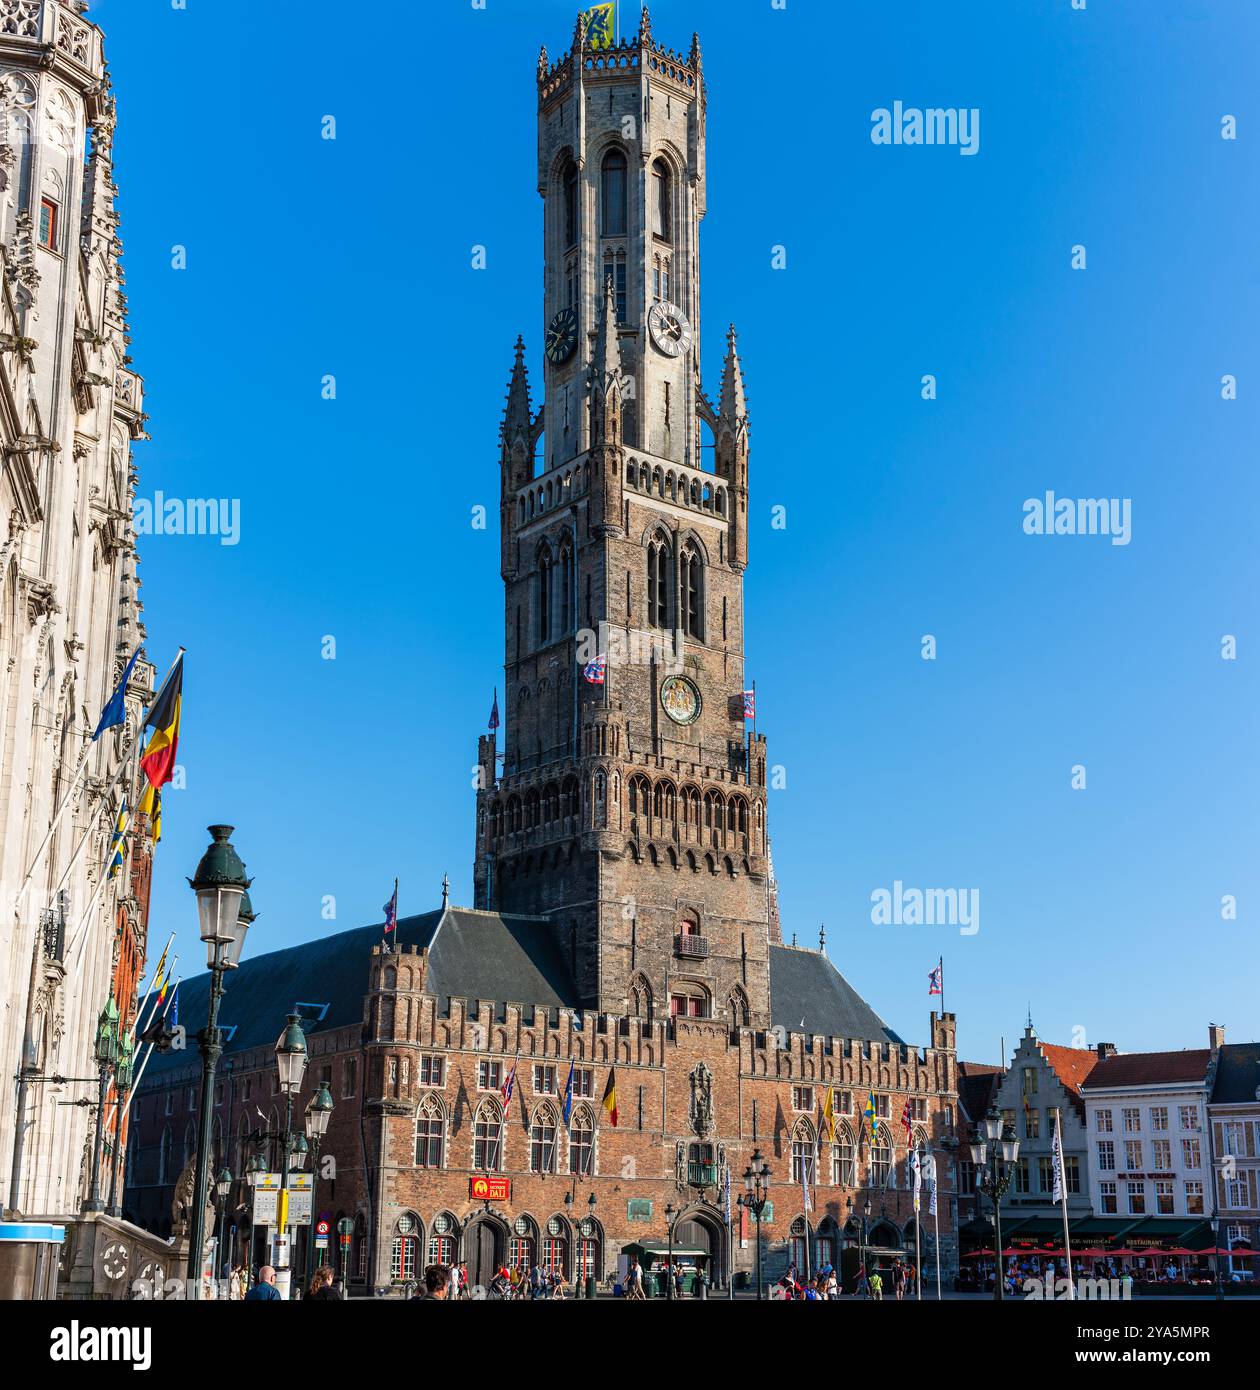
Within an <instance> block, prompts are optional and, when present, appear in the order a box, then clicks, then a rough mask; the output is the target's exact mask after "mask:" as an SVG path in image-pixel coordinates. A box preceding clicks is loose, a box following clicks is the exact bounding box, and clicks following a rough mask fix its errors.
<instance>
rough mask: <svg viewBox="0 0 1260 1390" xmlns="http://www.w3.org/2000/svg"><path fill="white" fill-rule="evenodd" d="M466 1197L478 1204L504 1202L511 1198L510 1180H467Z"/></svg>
mask: <svg viewBox="0 0 1260 1390" xmlns="http://www.w3.org/2000/svg"><path fill="white" fill-rule="evenodd" d="M468 1195H469V1196H470V1197H475V1198H476V1199H477V1201H479V1202H506V1201H509V1200H510V1198H511V1196H512V1179H511V1178H469V1179H468Z"/></svg>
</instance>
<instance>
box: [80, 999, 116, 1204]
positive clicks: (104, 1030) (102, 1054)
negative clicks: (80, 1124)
mask: <svg viewBox="0 0 1260 1390" xmlns="http://www.w3.org/2000/svg"><path fill="white" fill-rule="evenodd" d="M93 1052H94V1055H95V1057H96V1065H97V1067H98V1069H99V1072H100V1094H99V1096H98V1098H97V1103H96V1143H95V1144H93V1146H92V1189H91V1192H90V1193H89V1195H88V1199H87V1203H86V1205H85V1206H84V1208H83V1209H84V1211H104V1210H105V1203H104V1202H102V1201H101V1153H102V1151H103V1149H104V1146H105V1099H106V1096H107V1095H108V1094H109V1076H110V1072H112V1071H113V1069H114V1063H115V1062H117V1061H118V1005H117V1004H115V1003H114V996H113V995H112V994H111V995H110V996H109V999H108V1000H106V1003H105V1007H104V1008H103V1009H102V1010H101V1014H100V1017H99V1018H98V1019H97V1020H96V1046H95V1048H94V1049H93Z"/></svg>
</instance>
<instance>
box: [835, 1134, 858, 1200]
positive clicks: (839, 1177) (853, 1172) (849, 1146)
mask: <svg viewBox="0 0 1260 1390" xmlns="http://www.w3.org/2000/svg"><path fill="white" fill-rule="evenodd" d="M831 1181H832V1182H833V1183H834V1184H835V1185H836V1186H837V1187H856V1186H857V1165H856V1164H855V1163H854V1161H853V1131H852V1130H850V1128H849V1126H848V1125H847V1124H842V1125H840V1126H839V1127H838V1128H837V1130H836V1142H835V1143H834V1144H833V1145H832V1146H831Z"/></svg>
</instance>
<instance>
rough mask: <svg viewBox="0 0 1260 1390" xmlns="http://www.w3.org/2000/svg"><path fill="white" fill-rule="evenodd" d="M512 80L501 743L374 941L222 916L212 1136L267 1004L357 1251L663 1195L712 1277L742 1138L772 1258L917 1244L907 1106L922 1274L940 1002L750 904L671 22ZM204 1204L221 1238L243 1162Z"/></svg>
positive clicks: (395, 1276) (711, 435)
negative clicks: (525, 156) (522, 83)
mask: <svg viewBox="0 0 1260 1390" xmlns="http://www.w3.org/2000/svg"><path fill="white" fill-rule="evenodd" d="M537 89H538V186H539V191H540V193H541V195H542V211H543V231H544V247H545V274H544V303H543V320H544V357H545V365H544V367H543V391H542V396H543V400H542V401H541V402H540V403H535V401H534V399H533V396H532V393H531V388H530V382H529V379H528V375H527V371H526V367H525V352H524V345H523V343H522V342H520V341H519V340H518V343H517V347H516V359H515V364H514V367H513V370H512V374H511V380H510V384H509V391H508V399H507V408H506V412H505V415H504V418H503V422H502V428H501V434H500V445H501V448H500V469H501V494H500V498H501V505H500V524H501V533H502V544H501V556H500V561H501V572H502V578H503V583H504V636H505V646H504V663H505V677H506V688H505V707H504V720H503V726H504V735H505V739H504V748H503V751H502V755H501V756H500V752H499V749H498V746H497V731H496V730H492V731H491V732H490V734H489V735H488V736H486V737H483V738H482V739H481V741H480V747H479V757H478V766H479V768H480V773H481V775H480V778H479V785H478V790H477V794H476V809H475V816H476V828H475V837H476V839H475V861H474V906H473V907H472V908H459V907H455V906H452V905H450V904H448V903H446V902H445V901H444V904H443V907H442V908H441V909H439V910H437V911H434V912H431V913H427V914H425V915H423V916H419V917H412V918H406V919H404V920H402V921H400V922H399V924H398V929H397V932H396V934H395V940H394V943H393V949H391V950H389V951H387V952H383V951H382V950H381V941H382V934H381V927H380V926H379V925H378V926H372V927H364V928H360V929H357V930H355V931H351V932H342V933H339V934H337V935H335V936H331V937H327V938H325V939H323V940H321V941H317V942H312V943H307V944H305V945H303V946H300V947H295V948H292V949H290V950H287V951H280V952H274V953H272V954H270V955H267V956H262V957H258V958H256V959H253V960H251V959H249V957H248V952H247V954H246V958H245V959H243V961H242V963H241V966H240V969H239V971H237V972H236V973H235V975H234V976H233V978H232V979H231V980H230V981H229V986H228V991H227V994H226V997H225V999H224V1003H223V1008H222V1015H221V1017H222V1021H223V1023H224V1024H225V1025H226V1027H227V1028H228V1029H229V1031H230V1034H231V1036H230V1040H229V1042H228V1047H227V1054H226V1067H227V1070H226V1071H225V1072H224V1074H223V1079H222V1081H221V1083H220V1085H219V1088H218V1090H217V1092H216V1096H215V1098H214V1099H215V1117H216V1119H215V1125H216V1129H215V1136H216V1138H215V1142H216V1154H215V1156H214V1159H213V1164H214V1167H215V1169H216V1170H217V1169H218V1167H219V1166H220V1164H221V1163H222V1162H226V1163H227V1164H228V1166H229V1167H230V1168H231V1169H232V1171H233V1173H234V1174H236V1175H237V1176H238V1177H239V1175H240V1174H241V1173H242V1171H243V1169H244V1165H245V1164H246V1163H247V1162H248V1161H249V1159H250V1158H251V1156H252V1154H253V1152H254V1149H255V1147H256V1145H257V1144H258V1142H259V1131H260V1130H262V1131H265V1132H266V1133H267V1134H274V1133H275V1132H276V1131H277V1129H278V1128H280V1127H281V1118H282V1113H283V1112H282V1110H281V1108H280V1100H279V1098H278V1097H277V1096H276V1095H275V1090H274V1081H273V1076H274V1059H273V1057H272V1047H273V1045H274V1042H275V1039H276V1037H277V1036H278V1034H279V1033H280V1031H281V1030H282V1028H283V1025H284V1015H285V1013H286V1012H287V1011H288V1010H289V1009H293V1010H294V1011H296V1012H297V1013H298V1014H299V1015H300V1016H301V1017H303V1018H304V1019H305V1020H306V1027H307V1036H308V1046H309V1048H310V1053H311V1065H310V1068H309V1070H308V1074H307V1091H306V1092H305V1093H304V1094H303V1096H302V1098H301V1100H300V1102H299V1107H300V1106H301V1105H302V1104H304V1103H305V1101H306V1099H307V1096H308V1095H309V1094H310V1093H311V1092H312V1090H313V1088H315V1087H317V1086H318V1085H319V1084H320V1083H321V1082H325V1083H326V1084H328V1086H329V1087H330V1090H331V1092H332V1095H333V1097H334V1100H335V1102H336V1110H335V1112H334V1115H333V1119H332V1124H331V1126H330V1130H329V1136H328V1139H327V1141H326V1143H325V1154H326V1155H329V1154H330V1155H331V1156H332V1158H333V1160H334V1165H333V1166H334V1169H335V1174H334V1173H328V1174H326V1175H325V1176H324V1177H323V1178H322V1180H321V1181H320V1182H319V1184H318V1185H317V1188H316V1192H315V1198H314V1207H315V1211H316V1213H317V1215H323V1216H326V1217H327V1219H329V1220H330V1221H335V1220H337V1219H348V1220H349V1221H350V1222H351V1223H352V1225H353V1229H354V1236H353V1242H352V1246H351V1250H350V1252H349V1256H348V1259H347V1262H346V1273H347V1276H348V1281H349V1283H350V1285H351V1287H352V1288H356V1287H357V1288H359V1289H361V1290H367V1289H372V1288H380V1287H389V1286H391V1285H394V1286H397V1285H401V1284H404V1283H405V1282H406V1281H408V1280H411V1279H414V1278H416V1277H417V1276H418V1273H419V1271H420V1270H421V1268H422V1266H423V1265H424V1264H425V1263H427V1262H429V1261H431V1260H454V1259H462V1260H466V1261H468V1263H469V1265H470V1271H471V1273H472V1275H473V1278H474V1280H476V1281H479V1282H483V1283H484V1282H486V1281H487V1280H488V1279H489V1277H490V1274H491V1272H492V1270H493V1269H494V1268H495V1267H496V1266H499V1265H502V1264H505V1263H515V1264H521V1263H525V1264H532V1263H533V1262H534V1261H535V1260H538V1261H539V1262H542V1263H545V1264H547V1265H548V1266H550V1267H553V1268H557V1269H560V1270H562V1271H563V1272H564V1273H565V1274H566V1275H567V1276H568V1277H570V1278H573V1277H575V1276H581V1275H589V1276H593V1277H597V1278H598V1277H602V1276H604V1275H605V1274H607V1273H608V1272H610V1271H611V1270H613V1269H614V1268H615V1267H616V1263H617V1258H618V1255H619V1254H620V1253H621V1252H622V1251H623V1250H624V1249H625V1247H627V1246H628V1245H631V1244H639V1245H643V1246H644V1247H645V1248H649V1249H650V1248H652V1247H653V1246H654V1245H656V1246H660V1247H661V1248H664V1245H665V1243H666V1242H667V1241H668V1239H669V1238H670V1234H671V1231H672V1235H673V1238H674V1240H675V1243H676V1244H678V1245H681V1246H685V1247H687V1248H689V1249H691V1250H693V1251H695V1252H697V1255H696V1258H697V1261H698V1263H699V1264H700V1265H701V1267H702V1268H703V1269H704V1270H705V1272H706V1273H708V1274H709V1276H710V1277H711V1279H712V1280H713V1281H714V1283H715V1284H716V1285H718V1286H722V1285H726V1284H728V1283H729V1281H730V1279H731V1277H732V1275H733V1274H737V1273H739V1274H746V1273H747V1272H749V1271H750V1270H751V1269H752V1267H753V1265H754V1262H755V1258H756V1250H755V1240H754V1231H753V1227H752V1225H751V1223H750V1221H749V1219H748V1218H747V1217H746V1216H745V1214H744V1213H743V1211H742V1210H741V1209H740V1208H739V1207H738V1206H735V1205H734V1201H735V1198H737V1197H738V1196H739V1194H740V1192H741V1191H742V1188H743V1181H742V1175H743V1173H744V1170H745V1168H746V1166H747V1165H748V1164H749V1163H750V1162H751V1161H752V1157H753V1154H754V1152H755V1151H757V1152H759V1153H760V1154H761V1155H762V1157H763V1158H764V1160H765V1162H766V1163H767V1164H768V1165H769V1168H770V1171H771V1180H770V1197H771V1201H770V1204H769V1206H768V1207H767V1209H766V1211H765V1213H764V1232H765V1249H766V1252H767V1258H768V1259H769V1261H770V1263H769V1264H768V1265H767V1269H771V1268H773V1267H774V1266H775V1265H776V1264H778V1265H780V1266H781V1265H782V1264H784V1263H785V1262H786V1261H787V1260H788V1259H794V1260H795V1261H796V1263H797V1264H798V1265H800V1266H802V1267H804V1265H805V1264H806V1261H807V1260H808V1262H809V1263H810V1264H811V1265H813V1266H814V1267H815V1268H816V1267H817V1266H818V1265H819V1264H821V1263H823V1262H826V1261H828V1260H830V1261H833V1262H835V1263H841V1262H842V1260H843V1259H846V1258H847V1259H848V1260H850V1262H852V1261H853V1260H856V1257H857V1250H858V1247H859V1246H860V1245H865V1246H866V1247H867V1248H868V1250H870V1249H874V1250H877V1251H878V1252H879V1258H881V1259H884V1260H890V1259H891V1258H893V1256H894V1253H895V1252H901V1253H903V1254H905V1253H912V1252H913V1250H914V1248H915V1222H916V1216H915V1212H914V1207H913V1202H912V1197H911V1193H910V1191H909V1184H908V1175H907V1162H906V1155H907V1144H908V1143H910V1144H913V1145H921V1146H925V1147H926V1146H931V1147H932V1148H933V1149H934V1150H935V1151H936V1152H937V1154H938V1158H939V1160H940V1161H939V1172H940V1177H941V1190H940V1194H939V1203H938V1210H937V1213H936V1219H935V1222H933V1221H932V1219H931V1218H928V1217H927V1216H926V1207H925V1208H924V1211H923V1212H922V1213H920V1215H919V1217H918V1218H917V1219H918V1220H920V1221H922V1222H923V1229H922V1230H921V1231H920V1232H919V1235H920V1237H921V1240H920V1244H921V1246H922V1248H923V1250H924V1252H925V1258H934V1245H933V1240H934V1227H936V1228H939V1243H940V1249H941V1251H942V1256H943V1261H942V1262H943V1267H944V1270H945V1272H946V1274H947V1276H948V1273H949V1272H950V1270H951V1267H952V1264H953V1259H954V1248H955V1247H954V1235H953V1231H954V1220H953V1197H952V1189H953V1183H952V1173H953V1168H952V1161H951V1158H950V1154H951V1148H950V1146H951V1144H952V1143H953V1139H954V1133H955V1119H956V1117H955V1107H956V1100H957V1079H956V1063H955V1050H954V1018H953V1016H952V1015H949V1014H945V1015H943V1016H938V1015H932V1017H931V1024H930V1027H931V1033H930V1037H929V1039H928V1042H927V1045H926V1046H922V1047H914V1046H911V1045H908V1044H907V1043H906V1042H904V1041H903V1040H902V1039H901V1038H900V1037H899V1036H898V1035H897V1034H896V1033H895V1032H893V1031H892V1030H891V1029H890V1028H889V1027H888V1026H887V1025H886V1024H885V1023H884V1022H883V1021H882V1020H881V1019H880V1018H879V1017H878V1016H877V1015H876V1014H875V1013H874V1011H873V1010H872V1009H871V1008H870V1007H869V1005H867V1004H866V1003H865V1002H864V1001H863V1000H862V999H861V998H860V997H859V996H858V995H857V993H856V992H855V991H854V990H853V989H852V988H851V987H850V986H849V984H848V983H847V982H846V981H845V980H844V978H843V977H842V976H841V975H840V974H839V973H838V972H837V971H836V970H835V968H834V967H833V966H832V964H831V962H830V961H829V960H828V958H827V956H826V955H825V953H824V952H823V950H822V949H821V943H820V949H819V950H817V951H815V950H806V949H802V948H798V947H796V946H795V945H791V946H785V945H784V944H783V943H782V940H781V935H780V932H779V929H778V914H777V907H776V903H775V892H774V884H773V878H772V874H771V871H770V853H769V839H768V825H767V816H768V811H767V752H766V740H765V737H764V736H763V735H761V734H748V733H746V732H745V730H746V724H745V717H744V713H745V712H744V702H743V691H744V688H745V685H746V677H745V668H744V609H743V585H744V577H745V573H746V569H747V566H748V561H749V545H748V521H749V511H748V506H749V486H750V482H749V425H748V409H747V403H746V399H745V391H744V381H743V371H742V367H741V363H740V359H739V356H738V354H737V352H736V347H735V338H734V333H733V331H732V332H730V333H729V334H728V335H727V338H726V351H725V358H724V365H723V370H722V376H721V381H720V384H719V385H718V388H717V390H716V393H714V394H710V393H707V392H706V391H705V390H704V388H703V386H702V384H701V381H700V373H699V361H700V343H701V329H702V316H701V297H700V278H699V264H700V263H699V227H700V222H701V219H702V218H703V216H704V211H705V197H706V191H705V190H706V173H705V151H706V139H707V135H706V119H707V110H706V108H707V93H706V87H705V78H704V71H703V65H702V59H701V53H700V46H699V43H698V41H695V40H693V42H692V45H691V49H690V52H689V53H688V54H686V55H683V54H679V53H675V52H673V51H671V50H669V49H667V48H666V47H664V46H662V45H661V44H659V43H658V42H657V41H656V40H655V38H654V37H653V35H652V32H651V26H650V21H649V18H648V15H647V12H646V10H645V11H644V14H643V19H642V24H641V28H640V32H639V33H638V34H637V35H636V36H635V37H634V38H633V39H631V40H629V41H627V42H624V43H617V44H615V45H613V46H612V47H611V48H608V49H604V48H599V49H596V48H593V47H591V46H590V45H589V44H588V43H587V42H586V38H585V35H584V33H583V31H582V26H581V21H579V27H578V32H577V34H576V35H575V38H574V43H573V47H572V49H571V51H570V52H569V53H567V54H566V55H565V56H564V57H563V58H561V59H560V60H559V61H557V62H555V63H552V62H551V61H550V60H549V59H548V57H547V54H546V52H545V51H544V52H543V54H542V55H541V57H540V59H539V63H538V69H537ZM205 997H206V985H205V980H204V978H202V979H200V980H192V981H188V982H186V983H185V984H184V985H183V986H182V987H181V1009H182V1014H183V1018H184V1019H185V1021H186V1022H187V1023H188V1026H189V1027H193V1026H195V1022H194V1021H195V1020H199V1019H200V1018H201V1017H202V1016H203V1015H202V1011H203V1009H204V1007H205ZM614 1074H615V1095H616V1103H617V1117H616V1123H615V1124H614V1122H613V1118H612V1116H611V1115H610V1113H609V1111H608V1110H607V1109H606V1108H605V1106H604V1105H603V1104H602V1103H601V1102H602V1099H603V1097H604V1096H605V1094H606V1092H607V1090H608V1088H609V1083H610V1077H613V1076H614ZM197 1086H198V1071H197V1065H196V1059H195V1056H193V1055H192V1054H189V1053H185V1054H182V1055H180V1054H171V1055H169V1056H166V1057H161V1058H155V1059H154V1062H153V1064H152V1065H151V1066H150V1068H149V1070H148V1071H147V1072H146V1076H145V1081H144V1086H143V1088H142V1090H141V1092H140V1094H139V1095H138V1097H137V1101H136V1105H135V1111H134V1114H135V1119H136V1124H137V1126H138V1128H137V1142H136V1143H135V1144H134V1145H133V1148H132V1151H131V1153H130V1154H129V1177H128V1185H127V1196H126V1211H127V1213H128V1214H130V1215H132V1216H133V1217H134V1218H135V1219H136V1220H138V1221H140V1222H141V1223H142V1224H147V1225H149V1226H150V1227H152V1228H155V1229H162V1228H163V1226H164V1223H165V1221H166V1212H167V1207H168V1203H169V1196H170V1191H171V1187H172V1184H173V1183H174V1181H175V1176H176V1175H177V1174H178V1173H179V1172H180V1171H182V1169H183V1168H184V1166H185V1165H186V1163H187V1162H188V1160H189V1158H190V1157H191V1153H192V1147H193V1144H194V1142H195V1134H194V1130H193V1120H194V1117H195V1107H196V1103H197V1098H198V1096H197ZM829 1095H831V1096H832V1097H833V1098H834V1111H835V1130H834V1135H833V1134H832V1133H830V1131H829V1128H828V1127H827V1126H825V1125H824V1124H823V1122H822V1120H821V1112H822V1110H823V1107H824V1105H825V1103H826V1100H827V1097H828V1096H829ZM872 1097H873V1101H874V1112H875V1113H874V1119H873V1122H871V1121H868V1120H866V1119H865V1118H864V1115H863V1112H864V1111H865V1109H866V1107H867V1102H868V1099H871V1098H872ZM566 1111H567V1112H568V1113H567V1115H566ZM260 1112H261V1113H262V1114H263V1117H264V1120H265V1123H263V1122H261V1121H260V1120H259V1118H258V1116H259V1113H260ZM263 1142H264V1143H265V1144H268V1145H272V1144H273V1142H274V1141H272V1140H270V1139H264V1140H263ZM270 1161H271V1162H272V1163H273V1164H274V1163H277V1162H278V1161H279V1159H278V1155H277V1154H276V1153H275V1152H274V1150H273V1151H272V1152H271V1154H270ZM728 1184H729V1193H730V1202H731V1206H730V1207H729V1208H728V1205H727V1195H726V1194H727V1192H728ZM805 1191H808V1192H809V1194H810V1200H809V1204H808V1209H807V1208H806V1203H805V1201H804V1197H803V1193H804V1192H805ZM230 1211H231V1213H232V1215H231V1218H230V1221H229V1226H234V1227H235V1228H236V1235H235V1237H234V1239H235V1240H236V1241H237V1242H238V1247H237V1248H238V1253H239V1250H240V1249H241V1248H242V1246H243V1245H244V1244H246V1243H248V1239H249V1232H250V1230H251V1222H250V1212H249V1207H248V1201H247V1193H245V1192H244V1190H238V1191H237V1193H236V1194H235V1195H234V1196H233V1198H232V1201H231V1204H230ZM675 1214H676V1219H675V1220H674V1221H673V1222H672V1223H671V1222H670V1220H669V1216H670V1215H675ZM728 1222H729V1224H728ZM263 1234H264V1233H262V1232H261V1231H258V1230H255V1231H254V1233H253V1239H254V1246H253V1253H254V1255H255V1257H257V1256H258V1255H259V1254H261V1253H262V1250H263V1249H264V1248H265V1247H264V1246H263V1244H262V1238H263ZM303 1239H304V1237H303ZM846 1251H847V1252H849V1254H848V1255H846ZM301 1255H302V1248H301V1242H299V1258H301Z"/></svg>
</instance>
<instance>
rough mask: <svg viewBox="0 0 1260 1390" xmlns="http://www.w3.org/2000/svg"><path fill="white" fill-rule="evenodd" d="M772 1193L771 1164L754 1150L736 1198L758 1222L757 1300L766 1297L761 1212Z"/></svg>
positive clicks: (759, 1152)
mask: <svg viewBox="0 0 1260 1390" xmlns="http://www.w3.org/2000/svg"><path fill="white" fill-rule="evenodd" d="M769 1194H770V1165H769V1164H768V1163H767V1162H766V1161H765V1159H764V1158H763V1157H762V1153H761V1150H760V1149H754V1150H753V1151H752V1158H751V1160H750V1161H749V1164H748V1167H747V1168H745V1169H744V1190H743V1192H741V1193H740V1194H739V1196H738V1198H737V1199H736V1204H737V1205H738V1206H741V1207H743V1208H744V1210H745V1211H747V1212H751V1213H752V1216H753V1219H754V1220H755V1221H756V1223H757V1300H758V1302H760V1301H761V1299H762V1298H763V1297H764V1293H765V1291H764V1289H763V1288H762V1283H761V1213H762V1212H763V1211H765V1209H766V1202H767V1200H768V1199H769Z"/></svg>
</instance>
